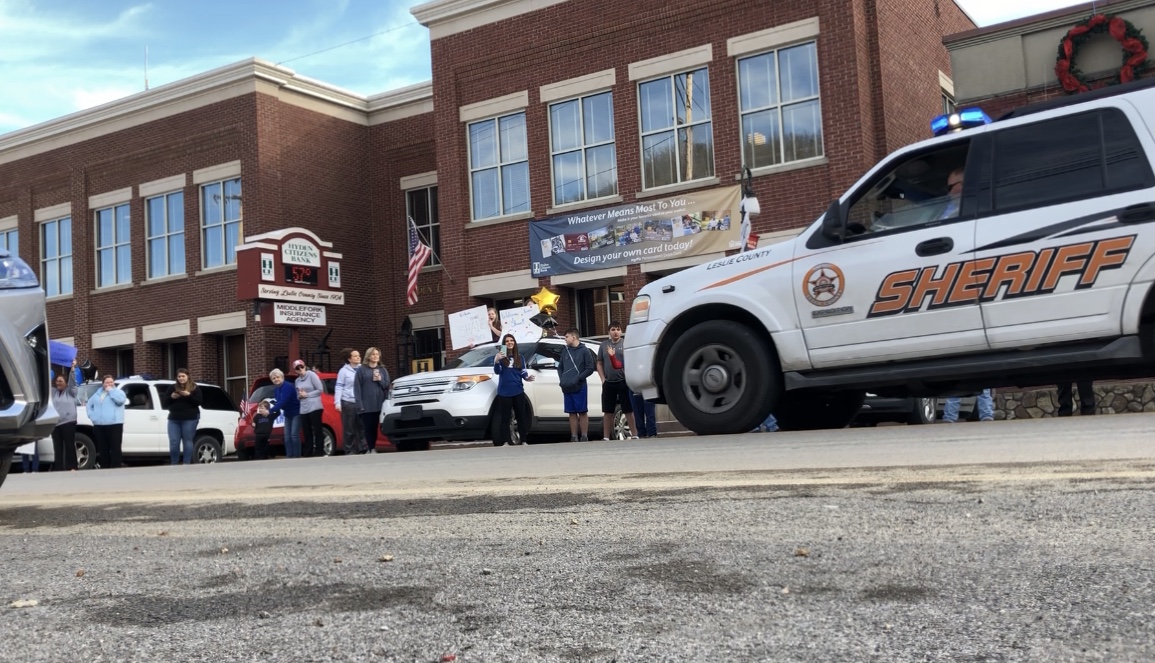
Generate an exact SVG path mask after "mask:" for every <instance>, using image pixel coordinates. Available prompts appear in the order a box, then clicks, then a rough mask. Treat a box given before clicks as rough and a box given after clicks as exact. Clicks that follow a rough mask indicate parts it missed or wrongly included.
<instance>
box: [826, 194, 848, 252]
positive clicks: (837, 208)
mask: <svg viewBox="0 0 1155 663" xmlns="http://www.w3.org/2000/svg"><path fill="white" fill-rule="evenodd" d="M822 236H823V237H825V238H826V239H831V240H834V241H837V242H841V241H842V240H843V239H845V238H846V212H845V211H844V210H843V209H842V203H840V202H839V201H838V199H837V198H835V199H834V200H833V201H832V202H831V203H830V207H827V208H826V216H825V217H823V218H822Z"/></svg>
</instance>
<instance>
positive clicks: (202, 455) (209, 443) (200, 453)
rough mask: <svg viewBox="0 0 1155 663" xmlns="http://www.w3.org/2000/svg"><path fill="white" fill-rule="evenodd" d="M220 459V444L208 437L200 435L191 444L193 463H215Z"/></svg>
mask: <svg viewBox="0 0 1155 663" xmlns="http://www.w3.org/2000/svg"><path fill="white" fill-rule="evenodd" d="M220 459H221V443H220V442H217V441H216V438H213V437H211V436H209V435H200V436H198V437H197V438H196V442H195V443H193V462H194V463H197V464H208V463H216V462H219V461H220Z"/></svg>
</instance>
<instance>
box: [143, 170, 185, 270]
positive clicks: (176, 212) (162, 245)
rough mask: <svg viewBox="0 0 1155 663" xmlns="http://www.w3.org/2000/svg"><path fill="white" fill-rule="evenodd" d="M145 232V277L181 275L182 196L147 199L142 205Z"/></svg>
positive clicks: (182, 245) (175, 194)
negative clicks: (146, 232) (146, 247)
mask: <svg viewBox="0 0 1155 663" xmlns="http://www.w3.org/2000/svg"><path fill="white" fill-rule="evenodd" d="M144 210H145V215H146V216H147V217H148V218H147V219H146V220H145V224H146V228H147V229H148V278H150V279H158V278H161V277H163V276H171V275H173V274H183V273H184V193H183V192H181V191H177V192H175V193H169V194H166V195H163V196H156V197H155V198H149V199H148V200H147V201H145V204H144Z"/></svg>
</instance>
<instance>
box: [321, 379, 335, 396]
mask: <svg viewBox="0 0 1155 663" xmlns="http://www.w3.org/2000/svg"><path fill="white" fill-rule="evenodd" d="M321 385H322V387H323V388H324V392H325V393H326V394H331V393H333V392H335V391H336V390H337V378H325V379H323V380H321Z"/></svg>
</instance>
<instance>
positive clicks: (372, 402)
mask: <svg viewBox="0 0 1155 663" xmlns="http://www.w3.org/2000/svg"><path fill="white" fill-rule="evenodd" d="M388 397H389V371H387V370H385V366H384V365H383V364H381V351H380V350H378V349H377V348H369V349H368V350H366V351H365V360H364V361H363V362H362V363H361V367H360V368H358V369H357V377H356V379H355V380H353V399H354V400H355V401H357V413H358V414H360V415H361V428H362V429H363V430H364V431H365V443H366V445H367V446H368V447H369V453H371V454H372V453H377V451H376V450H377V434H378V431H379V430H381V408H382V407H384V406H385V399H386V398H388Z"/></svg>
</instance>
